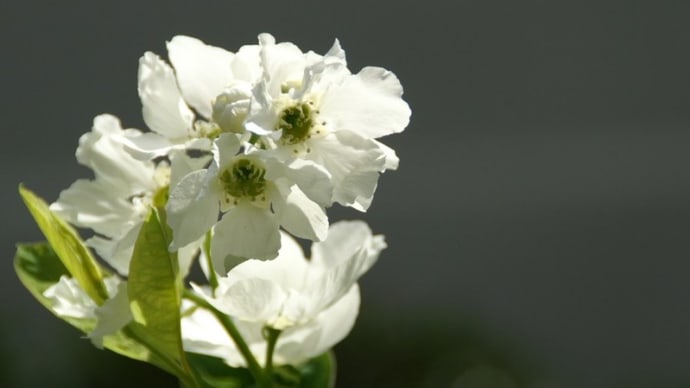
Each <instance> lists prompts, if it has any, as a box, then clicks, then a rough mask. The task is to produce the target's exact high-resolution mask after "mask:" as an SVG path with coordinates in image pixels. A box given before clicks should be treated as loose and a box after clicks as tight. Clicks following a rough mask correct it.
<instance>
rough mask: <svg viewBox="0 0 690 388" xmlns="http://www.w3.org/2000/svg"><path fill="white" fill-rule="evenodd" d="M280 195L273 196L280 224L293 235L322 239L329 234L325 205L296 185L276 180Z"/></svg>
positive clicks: (316, 239)
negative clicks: (311, 197) (322, 205)
mask: <svg viewBox="0 0 690 388" xmlns="http://www.w3.org/2000/svg"><path fill="white" fill-rule="evenodd" d="M275 185H276V188H277V190H278V191H279V192H280V195H277V196H275V197H273V198H272V200H273V207H274V211H275V212H276V217H277V218H278V219H279V222H280V225H282V226H283V227H284V228H285V230H287V231H288V232H290V233H292V234H293V235H295V236H297V237H301V238H306V239H310V240H315V241H320V240H323V239H324V238H326V235H327V234H328V216H326V212H325V211H324V209H323V207H321V206H320V205H319V204H317V203H316V202H314V201H312V200H311V199H309V198H308V197H307V196H306V195H305V194H304V193H303V192H302V190H300V189H299V187H297V186H296V185H292V186H289V184H287V183H285V182H281V181H276V182H275Z"/></svg>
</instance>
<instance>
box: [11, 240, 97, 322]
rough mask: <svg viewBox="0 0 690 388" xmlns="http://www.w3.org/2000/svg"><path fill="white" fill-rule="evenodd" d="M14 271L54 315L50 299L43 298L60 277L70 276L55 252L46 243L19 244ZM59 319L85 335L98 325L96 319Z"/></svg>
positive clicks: (32, 293)
mask: <svg viewBox="0 0 690 388" xmlns="http://www.w3.org/2000/svg"><path fill="white" fill-rule="evenodd" d="M14 271H15V272H16V273H17V276H18V277H19V281H21V282H22V284H23V285H24V287H26V289H27V290H29V292H30V293H31V295H33V296H34V298H36V300H38V301H39V302H40V303H41V304H42V305H43V306H44V307H45V308H47V309H48V310H50V311H51V312H52V313H53V314H55V311H54V310H53V306H52V304H51V302H50V299H48V298H46V297H45V296H43V293H44V292H45V290H47V289H48V288H49V287H50V286H52V285H53V284H55V283H57V282H59V281H60V277H61V276H63V275H65V276H68V277H69V276H70V274H69V272H68V271H67V268H65V266H64V264H62V262H61V261H60V259H59V258H58V257H57V255H56V254H55V251H53V249H52V248H51V247H50V245H48V243H46V242H42V243H36V244H18V245H17V253H16V254H15V256H14ZM55 315H56V316H58V315H57V314H55ZM58 318H60V319H63V320H65V321H67V322H68V323H69V324H70V325H72V326H74V327H76V328H77V329H79V330H81V331H82V332H84V333H88V332H89V331H90V330H93V328H94V327H95V325H96V321H95V320H94V319H76V318H65V317H60V316H58Z"/></svg>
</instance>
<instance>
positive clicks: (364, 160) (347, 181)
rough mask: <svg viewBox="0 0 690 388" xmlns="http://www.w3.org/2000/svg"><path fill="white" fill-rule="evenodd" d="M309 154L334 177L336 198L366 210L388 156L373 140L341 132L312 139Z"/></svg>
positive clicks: (338, 200)
mask: <svg viewBox="0 0 690 388" xmlns="http://www.w3.org/2000/svg"><path fill="white" fill-rule="evenodd" d="M311 145H312V147H311V148H312V152H311V153H310V154H309V157H310V158H312V159H313V160H315V161H316V162H317V163H320V164H322V165H323V166H324V167H325V168H326V170H327V171H328V172H329V173H330V174H331V176H332V184H333V186H334V188H335V190H334V193H333V199H334V200H335V201H336V202H338V203H340V204H341V205H344V206H351V207H353V208H355V209H357V210H360V211H365V210H366V209H368V208H369V205H370V204H371V201H372V199H373V197H374V192H375V191H376V185H377V183H378V179H379V172H380V171H381V170H383V169H384V166H385V162H386V159H385V155H384V154H383V152H382V151H381V149H380V147H379V146H378V145H377V144H376V143H374V142H373V141H372V140H369V139H366V138H364V137H362V136H360V135H358V134H356V133H354V132H351V131H345V130H343V131H337V132H335V133H330V134H328V135H327V136H325V137H323V138H321V139H315V140H314V141H312V142H311Z"/></svg>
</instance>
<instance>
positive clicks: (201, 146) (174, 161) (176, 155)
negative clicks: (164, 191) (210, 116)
mask: <svg viewBox="0 0 690 388" xmlns="http://www.w3.org/2000/svg"><path fill="white" fill-rule="evenodd" d="M197 140H199V141H195V142H192V144H190V145H189V146H188V147H189V148H188V149H176V150H173V151H171V153H170V155H168V156H169V157H170V187H175V186H177V184H178V183H179V182H180V181H181V180H182V178H184V177H185V176H186V175H187V174H189V173H191V172H194V171H197V170H201V169H203V168H204V167H206V166H208V164H209V163H210V162H211V160H212V159H213V155H212V153H211V151H210V147H211V143H210V142H209V141H208V139H197ZM201 140H204V141H201ZM191 153H195V154H197V155H194V156H191V155H190V154H191Z"/></svg>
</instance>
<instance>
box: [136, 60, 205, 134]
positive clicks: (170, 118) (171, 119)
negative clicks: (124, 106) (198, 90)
mask: <svg viewBox="0 0 690 388" xmlns="http://www.w3.org/2000/svg"><path fill="white" fill-rule="evenodd" d="M139 97H140V98H141V103H142V105H143V107H142V113H143V115H144V121H145V122H146V125H148V126H149V128H151V130H153V131H154V132H157V133H159V134H161V135H163V136H165V137H166V138H168V139H184V138H187V137H188V136H189V134H190V130H191V128H192V122H193V120H194V113H193V112H192V111H191V110H190V109H189V108H188V107H187V104H185V102H184V100H183V99H182V95H181V94H180V91H179V89H178V87H177V81H176V79H175V74H174V73H173V70H172V68H171V67H170V66H168V64H167V63H165V62H163V61H162V60H161V59H160V58H159V57H158V56H157V55H156V54H154V53H151V52H147V53H145V54H144V56H143V57H141V59H140V60H139Z"/></svg>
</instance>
